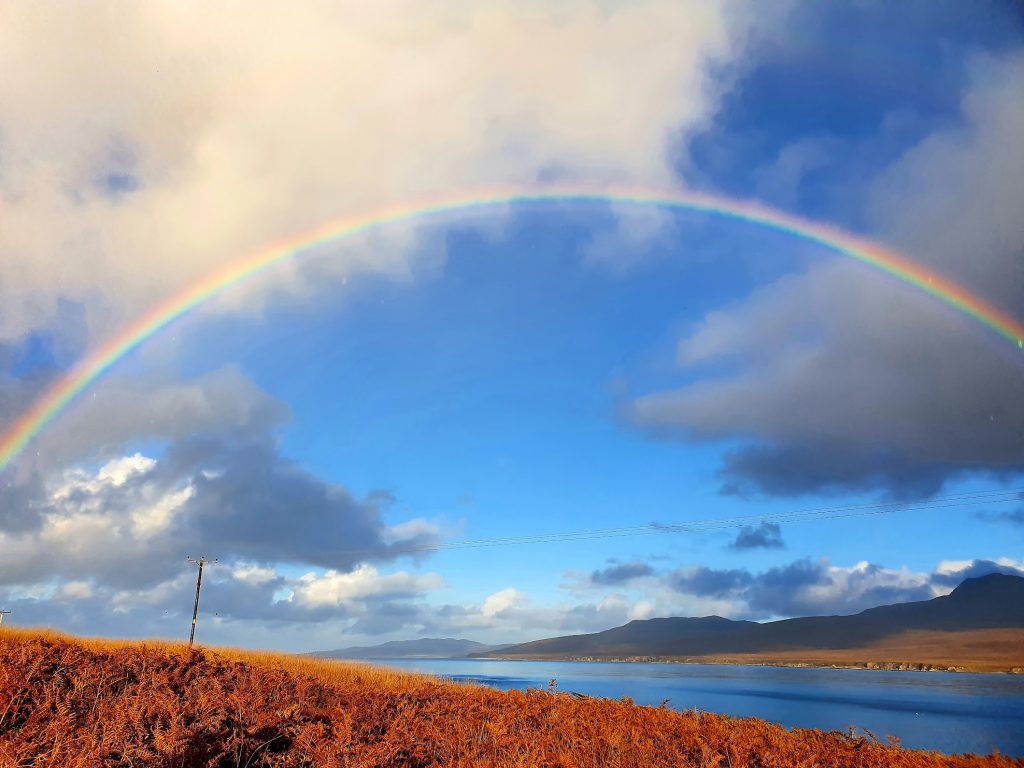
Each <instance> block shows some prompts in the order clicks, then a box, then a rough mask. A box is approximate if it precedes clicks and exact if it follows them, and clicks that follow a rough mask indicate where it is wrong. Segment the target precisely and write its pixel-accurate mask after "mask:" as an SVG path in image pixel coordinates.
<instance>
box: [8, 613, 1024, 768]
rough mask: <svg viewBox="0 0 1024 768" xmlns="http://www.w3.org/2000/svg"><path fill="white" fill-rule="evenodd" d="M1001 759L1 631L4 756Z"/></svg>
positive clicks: (32, 759) (354, 761) (744, 767)
mask: <svg viewBox="0 0 1024 768" xmlns="http://www.w3.org/2000/svg"><path fill="white" fill-rule="evenodd" d="M442 765H444V766H495V767H498V766H501V767H505V766H508V767H509V768H511V767H513V766H517V767H519V768H527V767H529V768H555V767H556V766H564V767H566V768H568V767H570V766H580V767H584V766H586V767H588V768H590V767H594V768H596V767H597V766H609V767H613V768H618V767H621V768H634V767H635V768H641V766H642V767H643V768H648V767H651V766H695V767H696V766H699V767H700V768H716V767H721V768H754V766H758V767H759V768H773V767H780V768H781V766H806V768H812V766H816V767H819V768H831V767H836V768H838V766H862V767H863V768H872V767H874V766H887V767H889V766H892V767H894V768H918V767H921V768H924V767H925V766H957V767H958V768H973V767H974V766H993V767H995V768H1004V767H1009V766H1016V768H1024V761H1021V760H1013V759H1010V758H1006V757H1002V756H999V755H990V756H987V757H976V756H943V755H939V754H935V753H929V752H917V751H910V750H903V749H900V748H898V747H896V746H890V745H887V744H883V743H880V742H879V741H878V740H876V739H874V738H872V737H871V736H868V735H850V734H841V733H823V732H821V731H813V730H801V729H796V730H786V729H783V728H780V727H778V726H775V725H771V724H769V723H766V722H764V721H761V720H754V719H737V718H730V717H725V716H720V715H713V714H709V713H701V712H696V711H689V712H676V711H673V710H670V709H668V708H665V707H641V706H636V705H634V704H633V703H632V701H630V700H628V699H623V700H621V701H610V700H605V699H590V698H577V697H573V696H571V695H568V694H560V693H553V692H548V691H508V692H501V691H495V690H492V689H489V688H485V687H483V686H472V685H462V684H456V683H451V682H446V681H443V680H439V679H436V678H432V677H428V676H423V675H415V674H409V673H403V672H396V671H391V670H387V669H381V668H378V667H371V666H366V665H362V664H356V663H348V662H338V661H326V660H319V659H313V658H308V657H301V656H289V655H282V654H274V653H265V652H254V651H244V650H238V649H230V648H217V649H212V648H202V649H196V650H189V649H188V648H187V647H185V646H183V645H179V644H171V643H161V642H142V643H131V642H122V641H110V640H81V639H76V638H72V637H68V636H64V635H60V634H57V633H52V632H35V631H25V630H14V629H4V630H0V768H14V767H15V766H18V767H19V768H22V767H24V768H27V767H28V766H33V767H34V768H51V767H53V768H57V767H58V766H59V767H60V768H99V767H100V766H104V767H105V766H166V767H167V768H171V766H174V767H175V768H184V767H186V766H188V767H191V766H206V767H207V768H226V767H227V766H232V767H233V768H257V767H258V766H265V767H270V766H274V767H277V768H291V767H292V766H294V767H296V768H298V767H299V766H325V767H326V766H349V767H351V768H384V767H385V766H395V767H396V768H398V767H402V768H427V767H428V766H442Z"/></svg>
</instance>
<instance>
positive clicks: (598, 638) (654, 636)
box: [473, 573, 1024, 659]
mask: <svg viewBox="0 0 1024 768" xmlns="http://www.w3.org/2000/svg"><path fill="white" fill-rule="evenodd" d="M995 629H1024V578H1022V577H1020V576H1012V575H1008V574H998V573H995V574H989V575H987V576H980V577H976V578H971V579H966V580H964V581H963V582H962V583H961V584H959V585H958V586H957V587H956V588H955V589H954V590H953V591H952V592H950V593H949V594H948V595H942V596H939V597H935V598H932V599H930V600H921V601H915V602H908V603H893V604H889V605H880V606H876V607H873V608H868V609H865V610H863V611H861V612H859V613H856V614H852V615H832V616H806V617H798V618H789V619H780V620H777V621H770V622H764V623H760V622H754V621H742V620H740V621H734V620H732V619H725V618H722V617H720V616H704V617H665V618H656V619H637V620H634V621H630V622H628V623H627V624H624V625H622V626H620V627H613V628H611V629H607V630H604V631H602V632H595V633H589V634H581V635H565V636H561V637H554V638H546V639H543V640H534V641H532V642H528V643H520V644H518V645H513V646H509V647H507V648H504V649H502V650H501V651H489V652H479V653H474V654H473V656H475V657H484V658H486V657H501V658H579V657H587V658H602V657H604V658H621V657H701V656H705V657H706V656H712V655H722V654H765V653H772V652H797V651H807V652H815V651H821V650H839V651H849V650H851V649H857V648H865V647H868V646H871V645H872V644H878V643H880V642H882V641H885V640H886V639H887V638H892V637H894V636H897V635H900V634H901V633H908V632H932V633H936V632H938V633H942V632H946V633H956V632H963V631H974V630H995ZM1022 651H1024V648H1022ZM1022 659H1024V653H1022Z"/></svg>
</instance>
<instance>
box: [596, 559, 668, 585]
mask: <svg viewBox="0 0 1024 768" xmlns="http://www.w3.org/2000/svg"><path fill="white" fill-rule="evenodd" d="M653 574H654V569H653V568H651V566H650V565H648V564H647V563H644V562H639V561H637V562H632V563H621V564H618V565H610V566H608V567H607V568H603V569H600V570H597V571H594V572H593V573H591V574H590V583H591V584H600V585H602V586H614V585H617V584H626V583H628V582H630V581H632V580H633V579H639V578H642V577H644V576H651V575H653Z"/></svg>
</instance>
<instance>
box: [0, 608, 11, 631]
mask: <svg viewBox="0 0 1024 768" xmlns="http://www.w3.org/2000/svg"><path fill="white" fill-rule="evenodd" d="M8 613H10V611H5V610H0V627H2V626H3V624H4V616H6V615H7V614H8Z"/></svg>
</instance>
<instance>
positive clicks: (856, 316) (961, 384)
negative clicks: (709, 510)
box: [628, 57, 1024, 498]
mask: <svg viewBox="0 0 1024 768" xmlns="http://www.w3.org/2000/svg"><path fill="white" fill-rule="evenodd" d="M1022 80H1024V58H1020V57H1009V58H1006V59H1003V60H998V61H996V60H986V61H983V62H979V63H978V64H977V66H976V68H975V72H974V77H973V79H972V81H971V85H970V87H969V89H968V90H967V92H966V95H965V97H964V99H963V104H962V112H963V124H962V125H961V126H959V127H956V128H949V127H944V128H942V129H940V130H938V131H936V132H934V133H932V134H931V135H930V136H927V137H926V138H925V139H923V140H922V141H920V142H919V143H918V144H917V145H915V146H914V147H912V148H911V149H910V150H909V151H907V152H906V153H905V154H904V155H903V156H902V157H900V158H899V159H898V160H896V161H895V162H894V163H893V164H892V165H891V166H890V167H889V168H888V170H886V171H885V172H884V173H883V174H881V176H880V177H879V178H877V179H876V180H875V181H874V182H873V183H872V185H871V187H870V189H869V195H868V197H869V200H870V202H869V205H868V209H869V210H868V214H867V215H868V218H869V220H870V221H871V222H872V224H873V226H874V228H875V231H876V233H877V234H878V235H879V236H880V237H881V238H882V239H883V240H884V241H886V242H889V243H891V244H893V245H895V246H897V247H899V248H902V249H903V250H905V252H906V253H907V254H910V255H911V256H912V257H913V258H914V259H915V260H917V261H919V262H920V263H922V264H923V265H924V266H925V267H928V268H932V269H937V270H938V271H940V272H941V273H942V274H945V275H948V276H949V277H950V278H951V279H952V280H954V281H956V282H958V283H961V284H963V285H965V286H967V287H968V288H970V289H971V290H972V291H974V292H976V293H977V294H979V295H981V296H984V297H985V298H986V299H987V300H989V301H991V302H993V303H994V304H996V305H997V306H1000V307H1002V308H1004V309H1005V310H1006V311H1008V312H1010V313H1011V314H1013V313H1014V312H1018V311H1019V309H1020V307H1024V259H1022V258H1021V256H1022V254H1024V217H1021V216H1020V214H1019V210H1018V209H1019V205H1018V204H1017V203H1018V201H1019V200H1020V199H1021V197H1024V157H1022V156H1021V155H1020V153H1018V152H1014V151H1013V148H1014V147H1015V146H1016V143H1017V137H1019V136H1020V135H1021V134H1022V133H1024V94H1022V92H1021V90H1020V87H1019V86H1020V83H1021V81H1022ZM965 190H970V193H969V195H968V196H967V197H965V192H964V191H965ZM679 362H680V364H681V365H682V366H684V367H686V368H687V369H688V371H687V372H688V374H689V375H690V376H691V377H692V375H693V374H695V373H696V374H701V373H703V374H704V375H703V377H699V378H698V379H697V380H696V382H695V383H692V384H689V385H688V386H686V387H684V388H681V389H677V390H675V391H669V392H660V393H652V394H650V395H647V396H644V397H640V398H638V399H637V400H635V401H634V402H633V403H632V404H631V406H630V408H629V409H628V416H629V417H630V418H631V420H632V421H633V423H634V424H636V425H638V426H639V427H641V428H642V429H645V430H647V431H649V432H650V433H651V434H654V435H657V436H661V437H667V438H682V439H687V440H701V441H723V442H724V441H729V442H732V443H733V444H737V443H738V447H735V448H733V449H732V450H731V451H730V452H728V453H726V454H725V456H724V461H723V465H722V468H721V478H722V483H723V490H725V491H726V492H731V493H742V494H753V493H764V494H769V495H779V496H799V495H801V494H820V493H845V492H858V491H867V490H873V489H884V490H885V491H887V492H888V493H889V494H890V495H891V496H893V497H896V498H915V497H922V496H927V495H930V494H933V493H935V492H937V491H938V490H940V489H941V488H942V487H943V486H944V485H945V484H946V483H948V482H949V481H950V480H953V479H956V478H960V477H964V476H968V475H981V476H988V477H992V478H995V479H1006V478H1008V477H1011V476H1014V475H1019V474H1021V473H1024V439H1022V437H1024V400H1022V399H1021V398H1020V391H1021V382H1022V380H1024V361H1022V358H1021V355H1020V351H1019V350H1018V349H1016V347H1015V345H1013V344H1011V343H1007V342H1006V341H1005V340H1003V339H1000V338H998V337H996V336H995V335H994V334H991V333H990V332H989V331H987V330H985V329H984V328H982V327H981V326H980V325H978V324H976V323H974V322H973V321H970V320H968V319H967V318H965V317H963V316H961V315H959V314H958V313H956V312H954V311H953V310H951V309H950V308H949V307H947V306H945V305H943V304H941V303H940V302H937V301H936V300H935V299H933V298H931V297H929V296H926V295H924V294H923V293H921V292H919V291H916V290H914V289H912V288H910V287H908V286H906V285H903V284H900V283H898V282H896V281H894V280H892V279H891V278H889V277H887V276H885V275H882V274H881V273H877V272H875V271H872V270H868V269H865V268H864V267H863V266H862V265H859V264H853V263H849V262H843V261H839V260H834V259H825V260H823V261H822V262H821V263H818V264H816V265H815V266H813V267H811V268H810V269H808V270H807V271H806V272H804V273H802V274H798V275H790V276H787V277H784V278H782V279H779V280H778V281H776V282H775V283H773V284H770V285H767V286H765V287H763V288H761V289H759V290H756V291H754V292H753V293H752V294H751V295H750V296H748V297H747V298H746V299H745V300H743V301H741V302H739V303H737V304H735V305H733V306H730V307H728V308H726V309H723V310H721V311H718V312H713V313H711V314H709V315H708V316H707V317H706V318H705V319H704V322H703V324H702V326H701V327H699V328H698V330H697V331H696V332H695V333H693V334H692V335H691V336H689V337H688V338H686V339H684V340H683V341H682V342H681V344H680V346H679ZM711 365H713V366H716V368H715V369H710V368H707V369H706V368H705V366H711ZM710 371H717V372H715V373H712V372H710ZM722 371H724V372H722Z"/></svg>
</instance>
